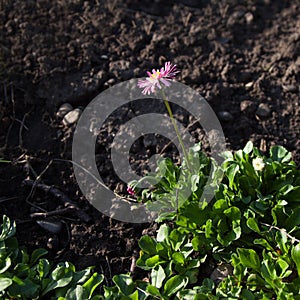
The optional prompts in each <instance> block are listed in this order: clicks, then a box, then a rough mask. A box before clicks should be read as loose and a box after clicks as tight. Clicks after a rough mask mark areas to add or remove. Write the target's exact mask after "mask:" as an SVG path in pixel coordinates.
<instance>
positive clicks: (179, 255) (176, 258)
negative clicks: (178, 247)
mask: <svg viewBox="0 0 300 300" xmlns="http://www.w3.org/2000/svg"><path fill="white" fill-rule="evenodd" d="M172 259H173V260H174V261H175V263H177V264H180V265H183V264H184V263H185V259H184V256H183V254H182V253H180V252H174V253H173V255H172Z"/></svg>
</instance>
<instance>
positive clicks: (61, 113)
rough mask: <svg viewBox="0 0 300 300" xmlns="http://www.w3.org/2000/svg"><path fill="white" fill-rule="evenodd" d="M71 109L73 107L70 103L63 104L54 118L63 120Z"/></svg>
mask: <svg viewBox="0 0 300 300" xmlns="http://www.w3.org/2000/svg"><path fill="white" fill-rule="evenodd" d="M72 109H73V106H72V105H71V104H70V103H64V104H62V105H61V106H60V108H59V109H58V111H57V113H56V116H58V117H59V118H63V117H64V116H65V115H66V114H67V113H68V112H70V111H71V110H72Z"/></svg>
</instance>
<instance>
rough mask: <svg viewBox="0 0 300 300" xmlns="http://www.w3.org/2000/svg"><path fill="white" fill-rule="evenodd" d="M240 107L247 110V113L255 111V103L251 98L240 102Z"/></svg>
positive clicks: (242, 110) (244, 110)
mask: <svg viewBox="0 0 300 300" xmlns="http://www.w3.org/2000/svg"><path fill="white" fill-rule="evenodd" d="M240 109H241V112H245V113H249V114H251V113H254V111H255V103H253V102H252V101H250V100H243V101H242V102H241V103H240Z"/></svg>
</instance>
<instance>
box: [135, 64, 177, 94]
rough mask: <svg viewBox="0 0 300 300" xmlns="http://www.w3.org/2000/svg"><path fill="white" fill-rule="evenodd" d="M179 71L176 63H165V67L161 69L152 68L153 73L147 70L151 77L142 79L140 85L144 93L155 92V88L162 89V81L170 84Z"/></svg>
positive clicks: (167, 84)
mask: <svg viewBox="0 0 300 300" xmlns="http://www.w3.org/2000/svg"><path fill="white" fill-rule="evenodd" d="M178 72H179V71H177V69H176V65H172V64H171V63H170V62H169V61H168V62H166V63H165V67H162V68H161V69H160V70H155V69H153V70H152V73H150V72H148V71H147V74H148V76H149V77H147V78H146V79H145V80H142V79H140V80H139V81H138V87H139V88H142V89H143V91H142V93H143V94H144V95H146V94H148V95H150V93H154V92H155V88H156V87H158V88H159V89H161V83H163V84H164V85H165V86H170V85H171V83H170V81H171V80H172V79H174V78H175V76H176V74H177V73H178Z"/></svg>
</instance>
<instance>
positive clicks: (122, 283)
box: [112, 274, 134, 296]
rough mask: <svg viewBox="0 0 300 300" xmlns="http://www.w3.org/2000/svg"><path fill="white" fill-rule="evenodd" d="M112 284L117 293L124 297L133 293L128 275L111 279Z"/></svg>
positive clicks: (131, 282)
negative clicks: (116, 288) (114, 285)
mask: <svg viewBox="0 0 300 300" xmlns="http://www.w3.org/2000/svg"><path fill="white" fill-rule="evenodd" d="M112 280H113V282H114V283H115V284H116V286H117V287H118V289H119V291H120V292H121V293H123V294H124V295H125V296H129V295H130V294H132V293H133V291H134V284H133V280H132V278H131V277H130V276H129V275H126V274H120V275H115V276H114V277H113V279H112Z"/></svg>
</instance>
